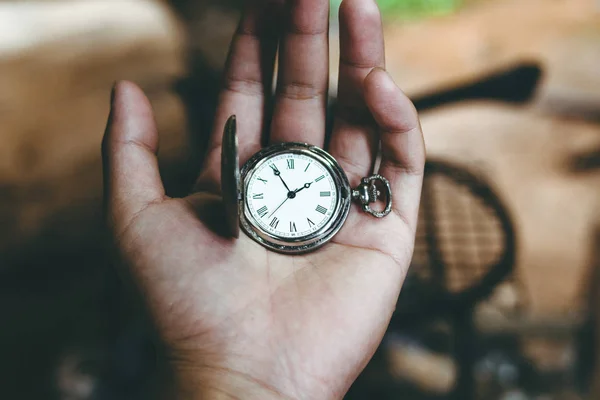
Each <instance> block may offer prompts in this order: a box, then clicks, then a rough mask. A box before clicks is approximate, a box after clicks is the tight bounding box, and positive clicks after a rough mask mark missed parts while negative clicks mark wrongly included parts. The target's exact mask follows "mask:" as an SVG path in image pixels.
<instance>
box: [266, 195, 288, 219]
mask: <svg viewBox="0 0 600 400" xmlns="http://www.w3.org/2000/svg"><path fill="white" fill-rule="evenodd" d="M288 200H289V197H286V198H285V200H284V201H283V202H282V203H281V204H280V205H279V207H277V208H276V209H275V211H273V212H272V213H271V214H270V215H269V218H271V217H272V216H273V214H275V213H276V212H277V210H279V209H280V208H281V206H282V205H284V204H285V202H286V201H288Z"/></svg>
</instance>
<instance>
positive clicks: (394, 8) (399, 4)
mask: <svg viewBox="0 0 600 400" xmlns="http://www.w3.org/2000/svg"><path fill="white" fill-rule="evenodd" d="M376 1H377V4H379V8H380V9H381V12H382V14H383V16H384V17H395V18H396V17H399V18H404V19H412V18H419V17H427V16H433V15H443V14H448V13H451V12H452V11H455V10H457V9H458V8H459V7H460V5H461V3H462V0H376ZM340 3H341V0H331V4H332V6H333V7H335V8H337V7H339V5H340Z"/></svg>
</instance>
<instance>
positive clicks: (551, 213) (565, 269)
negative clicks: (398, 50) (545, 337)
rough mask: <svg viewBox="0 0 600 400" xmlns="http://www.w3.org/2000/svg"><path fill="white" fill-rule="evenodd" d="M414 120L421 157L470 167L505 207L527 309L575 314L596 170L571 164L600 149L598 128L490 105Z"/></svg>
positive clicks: (594, 219)
mask: <svg viewBox="0 0 600 400" xmlns="http://www.w3.org/2000/svg"><path fill="white" fill-rule="evenodd" d="M421 118H422V124H423V130H424V132H425V138H426V144H427V152H428V157H430V158H443V159H447V160H450V161H454V162H457V163H459V164H461V165H464V166H466V167H469V168H470V169H471V170H472V171H474V172H476V173H477V174H479V175H481V176H483V177H484V178H485V179H487V180H488V182H489V183H490V184H491V185H492V186H493V187H494V188H495V189H496V190H497V191H498V192H499V193H500V195H501V197H502V199H503V200H504V201H505V203H506V204H507V207H508V208H509V212H510V214H511V215H512V218H513V222H514V223H515V225H516V233H517V238H518V242H517V255H518V260H517V271H518V274H519V277H520V279H521V280H522V281H523V283H524V284H525V287H526V289H527V292H528V297H529V301H530V304H531V307H532V312H534V313H551V314H554V313H569V312H573V311H575V312H577V310H578V306H579V305H582V301H583V299H582V298H580V293H581V288H582V284H583V283H584V279H586V277H587V272H588V268H590V254H591V253H592V249H593V242H592V238H593V236H592V232H593V230H594V228H595V224H597V223H598V221H599V220H598V217H599V215H598V211H597V209H598V204H600V192H599V191H598V189H597V188H598V187H599V186H598V185H599V184H600V170H595V171H577V170H574V168H573V165H574V164H575V163H576V159H577V157H579V156H580V155H581V154H584V153H585V152H586V150H587V149H589V148H597V147H600V125H596V124H591V123H585V122H577V121H567V120H561V119H554V118H549V117H547V116H545V115H540V114H538V113H536V112H534V111H530V110H528V109H523V108H516V107H510V106H506V105H501V104H493V103H489V104H482V103H476V104H464V105H459V106H453V107H447V108H443V109H438V110H436V111H432V112H429V113H425V114H424V115H422V117H421Z"/></svg>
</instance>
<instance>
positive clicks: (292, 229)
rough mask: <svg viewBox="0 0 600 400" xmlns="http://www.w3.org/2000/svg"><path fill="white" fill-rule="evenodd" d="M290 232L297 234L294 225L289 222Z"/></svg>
mask: <svg viewBox="0 0 600 400" xmlns="http://www.w3.org/2000/svg"><path fill="white" fill-rule="evenodd" d="M290 232H298V231H297V230H296V224H295V223H293V222H292V221H290Z"/></svg>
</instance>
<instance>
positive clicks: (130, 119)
mask: <svg viewBox="0 0 600 400" xmlns="http://www.w3.org/2000/svg"><path fill="white" fill-rule="evenodd" d="M251 3H252V4H251V5H249V6H248V9H247V10H246V12H245V13H244V16H243V17H242V20H241V23H240V25H239V29H238V33H237V34H236V36H235V37H234V38H233V42H232V48H231V52H230V56H229V61H228V63H227V66H226V73H225V86H224V89H223V92H222V94H221V96H220V100H219V101H220V103H219V106H218V109H217V113H216V120H215V125H214V130H213V135H212V138H211V139H210V140H211V141H210V147H209V148H210V151H209V152H208V154H207V156H206V159H205V164H204V167H203V170H202V172H201V175H200V177H199V179H198V188H199V189H198V191H197V192H195V193H193V194H191V195H189V196H188V197H186V198H169V197H167V196H166V195H165V191H164V188H163V184H162V182H161V178H160V174H159V170H158V163H157V159H156V152H157V148H158V147H157V146H158V143H157V139H158V135H157V132H156V126H155V124H154V121H153V116H152V110H151V107H150V104H149V102H148V100H147V99H146V98H145V97H144V95H143V93H142V92H141V90H140V89H139V88H138V87H136V86H135V85H133V84H132V83H128V82H121V83H119V84H117V85H116V87H115V89H114V97H113V102H112V111H111V116H110V119H109V124H108V129H107V133H106V135H105V138H104V142H103V155H104V165H105V185H106V187H105V191H106V199H107V204H106V209H107V215H108V221H109V223H110V226H111V228H112V231H113V234H114V238H115V241H116V245H117V246H118V249H119V250H120V254H121V255H122V257H123V260H124V262H125V265H127V266H128V268H129V269H130V271H131V274H132V276H133V278H134V281H135V282H137V284H138V286H139V288H140V289H141V292H142V294H143V296H144V299H145V301H146V303H147V306H148V309H149V311H150V314H151V316H152V318H153V320H154V322H155V323H156V327H157V329H158V332H159V333H160V337H161V338H162V340H163V341H164V345H165V346H166V348H167V350H168V352H169V355H170V361H171V363H172V366H173V369H174V374H175V377H176V378H177V385H178V390H179V394H178V397H177V398H183V399H195V398H198V399H200V398H201V399H205V398H206V399H211V398H229V397H232V398H239V397H242V398H244V399H271V398H294V399H319V400H321V399H340V398H342V397H343V396H344V394H345V393H346V391H347V390H348V388H349V386H350V385H351V384H352V382H353V381H354V379H355V378H356V377H357V376H358V374H359V373H360V372H361V370H362V369H363V367H364V366H365V365H366V363H367V362H368V360H369V359H370V358H371V356H372V355H373V353H374V351H375V350H376V348H377V346H378V344H379V342H380V340H381V339H382V337H383V334H384V332H385V330H386V327H387V325H388V323H389V320H390V317H391V315H392V312H393V310H394V307H395V304H396V300H397V298H398V293H399V291H400V287H401V286H402V282H403V280H404V277H405V274H406V271H407V268H408V266H409V263H410V260H411V256H412V252H413V243H414V239H415V227H416V223H417V212H418V207H419V199H420V191H421V182H422V174H423V166H424V158H425V151H424V145H423V138H422V134H421V129H420V126H419V120H418V117H417V114H416V112H415V109H414V107H413V106H412V103H411V102H410V101H409V99H408V98H407V97H406V96H405V95H404V94H403V93H402V91H401V90H400V89H399V88H398V87H397V86H396V85H395V84H394V82H393V81H392V78H391V77H390V76H389V75H388V74H387V72H385V71H384V70H383V68H384V45H383V34H382V26H381V19H380V15H379V11H378V9H377V6H376V4H375V3H374V2H373V0H345V1H344V2H343V3H342V6H341V10H340V20H341V21H340V32H341V66H340V71H339V96H338V98H339V104H338V109H337V111H336V114H335V116H334V118H335V123H334V130H333V133H332V137H331V142H330V145H329V147H328V149H327V150H328V151H329V152H330V153H331V154H332V155H333V156H334V157H335V158H336V159H337V160H338V161H339V162H340V164H341V166H342V167H343V168H344V170H345V171H346V173H347V175H348V177H349V180H350V183H351V185H353V186H355V185H357V184H358V183H359V182H360V179H361V178H362V177H363V176H368V175H370V174H371V173H372V166H373V164H374V159H375V154H376V151H377V149H378V144H379V141H381V145H382V149H383V152H382V161H381V167H380V169H379V172H380V173H381V174H382V175H383V176H385V177H386V178H388V179H389V180H390V183H391V187H392V189H393V195H394V210H393V212H392V213H391V214H390V215H388V216H387V217H386V218H383V219H375V218H373V217H371V216H370V215H367V214H365V213H363V212H361V211H360V208H359V207H358V206H356V205H354V206H353V208H352V210H351V212H350V216H349V218H348V220H347V221H346V223H345V225H344V227H343V229H342V230H341V231H340V232H339V233H338V234H337V235H336V236H335V237H334V239H333V240H332V242H330V243H328V244H327V245H326V246H324V247H323V248H321V249H319V250H318V251H316V252H313V253H309V254H306V255H303V256H286V255H282V254H278V253H275V252H272V251H268V250H266V249H265V248H263V247H262V246H260V245H258V244H257V243H255V242H254V241H252V240H251V239H249V238H248V237H247V236H245V235H244V234H241V235H240V237H239V238H238V239H232V238H227V237H223V236H221V235H220V233H219V227H222V226H223V218H224V211H223V207H222V202H221V198H220V195H219V186H220V184H219V182H220V152H221V148H220V146H221V138H222V130H223V126H224V124H225V121H226V120H227V118H228V117H229V116H230V115H231V114H236V115H237V117H238V124H239V127H240V128H239V130H238V132H239V140H240V146H239V149H240V159H241V162H245V161H246V160H247V159H248V158H249V157H250V156H251V155H252V154H254V153H255V152H256V151H258V150H259V149H260V147H261V145H260V143H261V133H262V132H263V131H264V130H265V129H268V130H269V132H270V141H271V142H282V141H296V142H307V143H310V144H313V145H317V146H323V145H324V137H325V121H326V115H325V113H326V102H327V88H328V83H327V81H328V73H329V70H328V33H327V27H328V18H329V14H328V8H329V1H328V0H297V1H294V2H286V4H290V6H289V7H282V6H281V5H280V3H282V2H275V3H274V2H272V1H271V2H265V3H257V2H256V1H255V2H251ZM279 21H284V22H285V23H284V24H283V26H282V27H281V28H282V29H279V28H280V27H279V26H278V24H279ZM278 43H281V47H280V50H281V51H280V59H279V71H280V75H279V79H278V85H277V90H276V93H275V95H274V99H273V104H274V109H273V112H272V117H270V118H267V117H266V116H265V114H264V113H263V112H264V111H265V110H264V106H265V105H266V104H271V99H270V96H271V91H270V90H269V88H270V85H271V82H272V76H273V75H272V74H273V65H274V57H275V54H276V50H277V45H278ZM268 120H270V121H271V125H270V126H269V127H267V126H264V125H263V123H264V121H268ZM358 232H360V233H358Z"/></svg>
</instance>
